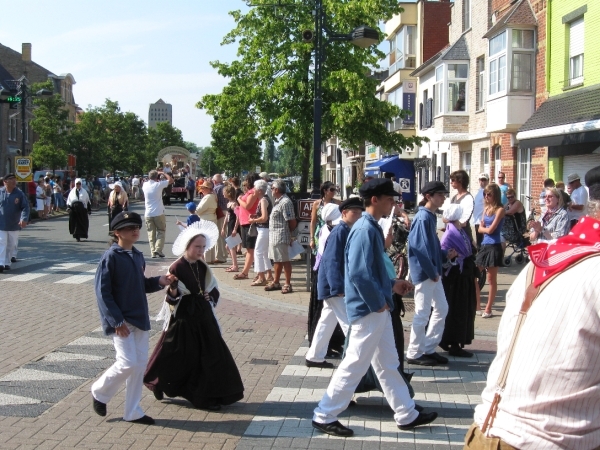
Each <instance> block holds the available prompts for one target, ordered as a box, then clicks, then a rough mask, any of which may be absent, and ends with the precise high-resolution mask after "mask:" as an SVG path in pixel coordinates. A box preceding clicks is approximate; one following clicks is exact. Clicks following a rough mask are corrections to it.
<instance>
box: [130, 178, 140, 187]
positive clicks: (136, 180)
mask: <svg viewBox="0 0 600 450" xmlns="http://www.w3.org/2000/svg"><path fill="white" fill-rule="evenodd" d="M131 185H132V186H139V185H140V179H139V178H137V177H135V178H132V179H131Z"/></svg>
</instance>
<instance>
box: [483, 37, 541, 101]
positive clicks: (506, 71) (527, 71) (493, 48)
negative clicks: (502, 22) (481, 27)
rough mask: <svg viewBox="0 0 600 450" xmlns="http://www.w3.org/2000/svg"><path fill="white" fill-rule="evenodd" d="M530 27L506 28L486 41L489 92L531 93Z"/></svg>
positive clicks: (532, 73) (497, 93)
mask: <svg viewBox="0 0 600 450" xmlns="http://www.w3.org/2000/svg"><path fill="white" fill-rule="evenodd" d="M534 48H535V37H534V31H533V30H519V29H511V28H509V29H506V30H504V31H503V32H502V33H499V34H497V35H496V36H494V37H492V38H491V39H490V41H489V95H490V97H497V96H500V95H503V94H506V93H507V89H508V88H510V92H522V93H532V92H533V75H534V72H535V70H534Z"/></svg>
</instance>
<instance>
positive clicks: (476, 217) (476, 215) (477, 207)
mask: <svg viewBox="0 0 600 450" xmlns="http://www.w3.org/2000/svg"><path fill="white" fill-rule="evenodd" d="M483 190H484V188H479V191H478V192H477V194H475V199H474V201H475V204H474V205H473V224H474V225H479V223H480V222H481V219H482V218H483V210H484V206H483Z"/></svg>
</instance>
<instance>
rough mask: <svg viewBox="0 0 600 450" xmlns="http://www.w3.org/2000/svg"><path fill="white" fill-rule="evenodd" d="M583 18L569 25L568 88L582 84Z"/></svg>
mask: <svg viewBox="0 0 600 450" xmlns="http://www.w3.org/2000/svg"><path fill="white" fill-rule="evenodd" d="M584 31H585V28H584V23H583V17H582V18H580V19H577V20H575V21H573V22H571V23H570V24H569V86H573V85H576V84H581V83H583V46H584Z"/></svg>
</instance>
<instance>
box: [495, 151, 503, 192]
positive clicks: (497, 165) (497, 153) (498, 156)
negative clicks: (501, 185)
mask: <svg viewBox="0 0 600 450" xmlns="http://www.w3.org/2000/svg"><path fill="white" fill-rule="evenodd" d="M501 155H502V147H500V146H499V145H497V146H496V147H494V166H495V170H496V173H495V174H494V181H495V182H496V183H497V182H498V173H499V172H502V156H501Z"/></svg>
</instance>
